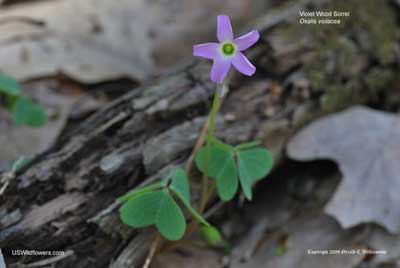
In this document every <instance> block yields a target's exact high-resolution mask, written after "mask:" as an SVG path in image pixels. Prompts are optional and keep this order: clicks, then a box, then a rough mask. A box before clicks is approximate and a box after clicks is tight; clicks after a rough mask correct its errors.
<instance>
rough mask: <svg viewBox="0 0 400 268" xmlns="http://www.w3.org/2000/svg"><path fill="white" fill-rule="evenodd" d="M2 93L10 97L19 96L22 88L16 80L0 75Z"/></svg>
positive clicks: (0, 90)
mask: <svg viewBox="0 0 400 268" xmlns="http://www.w3.org/2000/svg"><path fill="white" fill-rule="evenodd" d="M0 92H2V93H4V94H6V95H8V96H19V94H20V93H21V88H20V86H19V84H18V82H17V81H16V80H15V79H14V78H12V77H9V76H6V75H1V74H0Z"/></svg>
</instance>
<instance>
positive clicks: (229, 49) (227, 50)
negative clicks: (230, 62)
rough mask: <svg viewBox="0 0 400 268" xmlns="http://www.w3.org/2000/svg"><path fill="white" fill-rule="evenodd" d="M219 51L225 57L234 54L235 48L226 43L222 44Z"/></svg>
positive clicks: (231, 44)
mask: <svg viewBox="0 0 400 268" xmlns="http://www.w3.org/2000/svg"><path fill="white" fill-rule="evenodd" d="M221 50H222V53H223V54H224V55H225V56H232V55H234V54H235V52H236V46H235V45H234V44H233V43H231V42H226V43H224V44H222V46H221Z"/></svg>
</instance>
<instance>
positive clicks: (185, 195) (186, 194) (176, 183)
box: [169, 169, 210, 226]
mask: <svg viewBox="0 0 400 268" xmlns="http://www.w3.org/2000/svg"><path fill="white" fill-rule="evenodd" d="M171 177H172V182H171V184H170V186H169V189H170V190H171V191H172V192H174V194H175V195H176V196H177V197H178V198H179V199H180V200H181V201H182V203H183V204H184V205H185V207H186V208H187V209H188V210H189V212H190V214H192V216H193V217H194V218H195V219H196V220H198V221H199V222H201V223H202V224H204V225H206V226H209V225H210V224H209V223H208V222H207V221H206V220H205V219H204V218H203V217H202V216H201V215H200V214H199V213H197V211H196V210H195V209H194V208H193V207H192V206H191V205H190V189H189V182H188V178H187V176H186V174H185V171H184V170H183V169H177V170H175V171H173V173H172V176H171Z"/></svg>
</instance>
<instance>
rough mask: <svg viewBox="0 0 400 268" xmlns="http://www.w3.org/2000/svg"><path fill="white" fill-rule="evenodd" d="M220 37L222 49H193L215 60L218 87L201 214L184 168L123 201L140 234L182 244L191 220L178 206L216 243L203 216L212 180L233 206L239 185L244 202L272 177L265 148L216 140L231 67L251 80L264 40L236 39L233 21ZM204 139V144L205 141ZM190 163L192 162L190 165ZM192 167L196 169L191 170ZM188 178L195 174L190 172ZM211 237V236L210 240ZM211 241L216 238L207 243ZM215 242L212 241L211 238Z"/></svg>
mask: <svg viewBox="0 0 400 268" xmlns="http://www.w3.org/2000/svg"><path fill="white" fill-rule="evenodd" d="M217 37H218V41H219V43H206V44H201V45H195V46H194V47H193V54H194V56H200V57H204V58H207V59H212V60H213V61H214V64H213V66H212V69H211V80H212V81H213V82H215V83H216V84H217V89H216V90H215V93H214V99H213V103H212V107H211V111H210V115H209V119H208V122H207V124H208V128H207V133H206V137H205V140H206V145H205V146H204V147H203V148H200V149H199V150H197V148H198V147H200V146H201V144H200V145H199V146H196V147H195V150H194V153H195V162H196V166H197V168H198V169H199V170H200V171H201V172H202V173H203V181H202V183H203V185H202V193H201V198H200V204H199V207H198V209H197V210H195V209H194V208H193V207H192V206H191V199H190V185H189V180H188V177H187V174H186V173H185V171H184V170H183V169H181V168H178V169H176V170H173V171H171V172H170V173H169V174H167V175H166V176H165V177H164V178H163V179H161V180H160V181H159V182H157V183H155V184H153V185H150V186H147V187H144V188H141V189H139V190H136V191H133V192H130V193H128V194H126V195H124V196H122V197H120V198H118V201H120V202H122V203H124V204H123V205H122V207H121V209H120V217H121V220H122V222H123V223H125V224H127V225H129V226H132V227H134V228H139V227H147V226H151V225H155V226H156V228H157V229H158V231H159V232H160V234H161V235H162V236H163V237H164V238H165V239H167V240H171V241H175V240H180V239H181V238H182V237H183V236H184V235H185V231H186V220H185V217H184V214H183V212H182V210H181V208H180V206H178V204H177V202H176V200H178V201H179V203H180V204H181V205H183V206H184V207H185V208H186V209H187V211H188V212H189V213H190V214H191V215H192V216H193V218H194V219H195V220H197V222H200V223H202V224H203V225H204V227H202V232H201V234H203V235H205V236H206V237H205V239H206V240H207V241H213V243H214V242H215V238H216V237H220V236H219V235H216V232H217V231H216V230H217V229H215V228H214V227H212V226H210V224H209V223H208V222H207V221H205V220H204V219H203V217H202V216H201V214H202V213H203V211H204V209H205V207H206V205H207V202H208V199H209V198H210V196H211V195H212V191H213V189H214V188H212V187H209V185H208V184H209V181H208V178H209V177H210V178H212V179H214V180H215V184H213V186H214V185H215V186H216V189H217V193H218V195H219V197H220V198H221V200H223V201H229V200H231V199H232V198H233V197H234V196H235V194H236V193H237V191H238V188H239V184H240V186H241V188H242V190H243V193H244V196H245V197H246V198H247V199H248V200H251V199H252V189H251V187H252V185H253V184H254V183H255V182H256V181H258V180H260V179H262V178H265V176H266V175H267V174H268V173H269V172H270V171H271V169H272V166H273V159H272V155H271V153H270V152H269V151H268V150H266V149H265V148H260V147H257V146H258V145H259V144H260V142H249V143H244V144H239V145H236V146H231V145H229V144H226V143H224V142H223V141H221V140H218V139H217V138H216V137H215V136H214V125H215V118H216V114H217V112H218V109H219V98H220V90H219V89H220V88H223V81H224V79H225V76H226V75H227V73H228V71H229V69H230V67H231V65H233V66H234V67H235V68H236V69H237V70H238V71H239V72H241V73H243V74H245V75H248V76H251V75H253V74H254V73H255V70H256V68H255V67H254V66H253V65H252V64H251V63H250V62H249V61H248V60H247V58H246V56H245V55H244V54H243V51H244V50H245V49H247V48H249V47H250V46H252V45H253V44H255V43H256V42H257V40H258V39H259V34H258V32H257V31H251V32H249V33H248V34H246V35H243V36H241V37H239V38H236V39H234V38H233V33H232V26H231V23H230V20H229V17H228V16H225V15H220V16H218V29H217ZM203 138H204V137H203V136H202V137H200V139H199V140H200V141H202V140H203ZM189 161H190V160H189ZM188 166H191V165H190V164H189V165H188ZM187 172H189V171H188V170H187ZM197 222H196V221H194V222H193V223H192V224H191V226H190V227H189V228H188V230H187V232H186V234H187V235H188V234H190V233H191V232H192V231H193V230H194V229H196V227H197V226H198V223H197ZM207 234H208V235H207ZM207 236H210V237H207ZM211 236H212V237H211Z"/></svg>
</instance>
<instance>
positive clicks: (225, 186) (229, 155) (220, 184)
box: [196, 140, 273, 201]
mask: <svg viewBox="0 0 400 268" xmlns="http://www.w3.org/2000/svg"><path fill="white" fill-rule="evenodd" d="M223 144H224V143H223V142H221V141H218V142H215V141H214V140H213V143H212V144H211V147H210V160H209V167H208V174H209V176H210V177H211V178H214V179H216V181H217V190H218V194H219V196H220V198H221V199H222V200H224V201H228V200H230V199H232V198H233V196H234V195H235V194H236V192H237V188H238V179H239V181H240V185H241V187H242V190H243V193H244V195H245V196H246V198H247V199H249V200H251V199H252V191H251V186H252V184H253V183H254V182H255V181H257V180H259V179H261V178H264V177H265V176H266V175H267V174H268V173H269V172H270V171H271V169H272V166H273V158H272V155H271V154H270V152H269V151H268V150H266V149H263V148H254V146H257V145H258V144H259V142H251V143H245V144H241V145H238V146H236V147H232V146H230V145H226V146H225V145H223ZM228 146H229V147H228ZM228 148H229V150H228ZM205 151H206V149H205V147H203V148H202V149H201V150H200V151H199V152H198V154H197V156H196V165H197V167H198V168H199V170H200V171H202V172H204V155H205V153H206V152H205Z"/></svg>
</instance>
